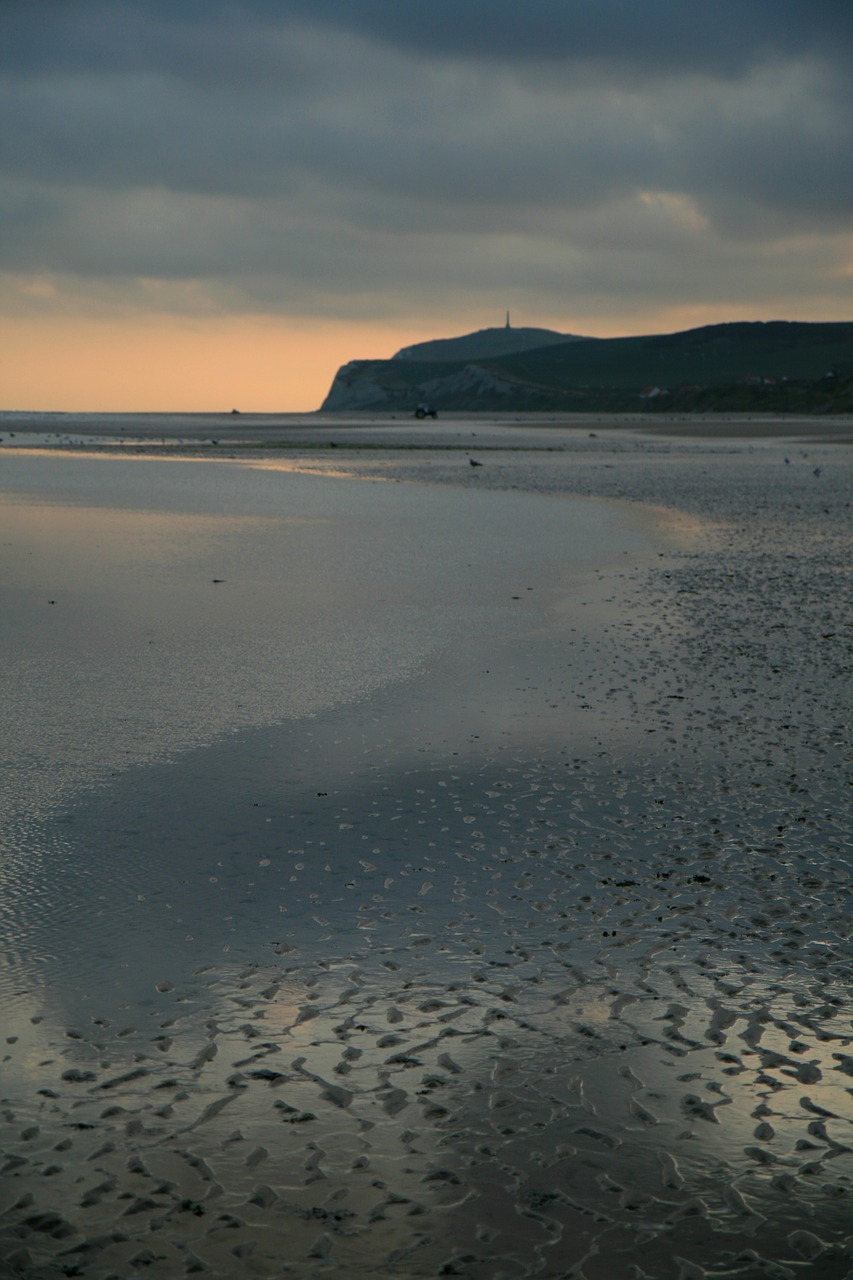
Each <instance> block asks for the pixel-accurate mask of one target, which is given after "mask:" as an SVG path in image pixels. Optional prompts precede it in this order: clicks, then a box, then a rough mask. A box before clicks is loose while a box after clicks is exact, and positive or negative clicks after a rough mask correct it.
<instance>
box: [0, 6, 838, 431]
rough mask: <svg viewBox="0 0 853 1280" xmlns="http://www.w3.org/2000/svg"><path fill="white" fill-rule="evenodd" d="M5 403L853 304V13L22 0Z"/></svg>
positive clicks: (2, 18)
mask: <svg viewBox="0 0 853 1280" xmlns="http://www.w3.org/2000/svg"><path fill="white" fill-rule="evenodd" d="M0 121H2V122H3V123H2V126H1V127H0V409H10V410H27V409H29V410H76V411H86V410H90V411H111V410H115V411H118V410H128V411H130V410H147V411H155V410H162V411H170V410H173V411H181V410H183V411H193V410H197V411H208V410H210V411H216V410H230V409H231V408H234V407H236V408H240V409H241V410H243V411H265V412H279V411H280V412H288V411H289V412H301V411H307V410H312V409H316V408H317V407H318V406H319V404H320V402H321V401H322V399H323V397H324V395H325V393H326V391H327V390H328V387H329V385H330V384H331V381H332V378H333V376H334V374H335V371H336V369H337V367H338V366H339V365H340V364H342V363H344V362H346V361H348V360H350V359H358V358H361V359H367V358H387V357H389V356H391V355H392V354H393V353H394V352H395V351H396V350H398V349H399V348H400V347H403V346H408V345H410V344H412V343H413V342H418V341H423V340H426V339H428V338H436V337H450V336H454V335H456V334H460V333H466V332H469V331H471V330H474V329H482V328H487V327H490V326H492V325H501V324H503V322H504V317H505V313H506V310H507V309H510V311H511V315H512V322H513V324H514V325H516V326H518V327H521V326H523V325H536V326H542V327H547V328H553V329H557V330H559V331H560V332H565V333H572V334H583V335H590V336H599V337H612V336H620V335H628V334H637V333H663V332H673V331H676V330H679V329H685V328H690V327H693V326H696V325H701V324H708V323H715V322H719V321H726V320H770V319H787V320H853V4H851V3H850V0H714V3H713V4H709V3H707V0H701V2H700V0H429V2H427V0H73V2H70V0H2V3H0Z"/></svg>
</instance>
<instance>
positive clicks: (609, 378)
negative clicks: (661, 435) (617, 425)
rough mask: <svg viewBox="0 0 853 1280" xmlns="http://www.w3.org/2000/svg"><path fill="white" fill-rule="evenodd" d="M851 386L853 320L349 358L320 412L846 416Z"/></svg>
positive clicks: (727, 326) (711, 328) (712, 327)
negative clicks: (474, 353)
mask: <svg viewBox="0 0 853 1280" xmlns="http://www.w3.org/2000/svg"><path fill="white" fill-rule="evenodd" d="M851 387H853V323H835V324H808V323H798V322H789V321H773V322H770V323H736V324H720V325H708V326H706V327H704V328H701V329H689V330H686V331H684V332H682V333H672V334H650V335H645V336H642V337H636V338H600V339H596V340H595V341H574V342H572V341H570V342H565V343H559V344H558V345H555V346H548V347H539V348H536V349H534V350H531V351H524V352H515V353H512V354H508V355H499V356H491V357H490V358H487V359H479V360H476V361H470V360H469V361H463V360H453V361H450V360H440V361H439V360H435V361H421V360H400V359H394V360H359V361H353V362H352V363H350V364H348V365H345V366H344V367H343V368H342V369H341V370H340V371H339V373H338V375H337V377H336V379H335V382H334V384H333V387H332V390H331V391H330V393H329V397H328V398H327V401H326V403H325V404H324V406H323V407H324V408H325V409H327V410H333V411H334V410H345V409H359V408H360V409H377V410H378V409H385V410H395V411H406V410H410V411H411V410H412V409H414V407H415V405H416V404H418V403H419V402H429V403H430V404H433V405H435V407H436V408H437V409H439V410H441V411H445V412H452V411H454V410H456V411H460V410H503V411H508V412H521V411H528V412H531V411H532V412H536V411H542V412H553V411H563V412H570V411H572V410H576V411H595V412H615V413H618V412H632V411H636V410H637V409H644V410H650V411H665V410H667V409H670V410H672V411H677V412H709V411H710V412H713V411H719V412H730V411H740V410H745V409H747V410H749V411H759V412H760V411H766V412H799V413H814V412H825V413H826V412H834V413H847V412H851V410H853V403H851V401H852V400H853V395H851ZM650 392H651V393H653V394H651V395H650Z"/></svg>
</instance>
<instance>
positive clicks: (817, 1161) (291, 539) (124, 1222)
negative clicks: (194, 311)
mask: <svg viewBox="0 0 853 1280" xmlns="http://www.w3.org/2000/svg"><path fill="white" fill-rule="evenodd" d="M0 435H2V437H3V440H2V442H0V522H2V523H1V524H0V530H1V531H2V538H0V568H2V580H0V582H1V583H2V593H3V597H4V607H3V611H2V618H3V621H2V623H0V626H2V638H3V651H4V664H3V672H2V677H0V683H2V687H3V691H4V697H3V699H2V702H3V706H4V708H5V709H4V713H3V714H4V720H5V724H4V741H5V742H6V744H7V746H6V758H5V761H4V765H5V767H4V771H3V781H2V793H3V813H4V815H5V816H4V818H3V822H2V828H0V837H2V862H1V863H0V930H1V931H2V935H1V936H2V952H3V957H4V959H3V971H2V975H0V994H2V1002H3V1007H4V1010H5V1013H4V1025H5V1028H6V1031H5V1043H4V1045H3V1050H2V1058H3V1061H2V1077H0V1078H2V1084H0V1098H1V1099H2V1110H3V1141H2V1152H3V1157H4V1162H3V1165H2V1173H3V1177H2V1181H0V1256H2V1257H4V1258H5V1259H6V1262H5V1265H6V1267H7V1269H8V1273H9V1274H11V1275H20V1276H31V1277H35V1278H37V1280H48V1278H50V1280H53V1278H54V1277H59V1276H70V1275H81V1276H87V1277H97V1278H98V1280H106V1278H107V1277H113V1276H122V1277H124V1276H130V1275H147V1276H151V1277H164V1278H166V1277H174V1276H182V1275H192V1274H209V1275H213V1276H216V1275H220V1276H229V1277H231V1276H233V1277H237V1276H259V1277H267V1276H279V1275H281V1276H295V1277H306V1278H313V1277H320V1276H327V1275H333V1274H340V1275H346V1276H364V1277H369V1276H374V1275H377V1274H383V1275H387V1276H389V1277H391V1278H392V1280H409V1278H411V1280H415V1278H416V1277H432V1276H441V1275H457V1276H465V1277H471V1278H472V1280H516V1278H517V1277H527V1276H531V1277H545V1278H546V1280H558V1278H563V1277H570V1276H571V1277H576V1278H577V1280H583V1278H584V1277H585V1278H586V1280H618V1278H619V1277H622V1276H625V1277H635V1278H637V1280H639V1278H641V1277H649V1278H650V1280H651V1278H652V1277H654V1280H701V1278H702V1277H705V1276H707V1277H720V1278H722V1277H726V1278H729V1277H732V1278H734V1277H738V1278H740V1277H744V1278H749V1280H751V1278H753V1277H756V1278H757V1277H778V1278H779V1280H782V1278H787V1277H792V1276H793V1277H796V1276H808V1277H809V1280H811V1278H812V1277H814V1278H816V1280H842V1277H847V1276H849V1275H851V1274H853V1232H851V1220H853V1219H851V1197H853V1023H851V976H853V957H851V948H850V929H851V885H850V872H851V853H852V852H853V840H851V806H850V786H851V778H852V776H853V748H852V747H851V733H850V707H851V705H853V680H851V674H853V621H852V620H851V592H850V547H851V535H852V534H853V528H851V526H853V511H851V502H853V453H851V450H850V448H849V445H850V442H851V439H853V431H851V424H850V423H849V421H842V420H838V421H832V422H829V421H818V420H811V421H803V422H796V423H792V422H783V423H781V424H780V423H777V422H767V421H755V420H737V419H726V420H724V421H717V422H715V421H710V420H704V421H702V422H698V423H696V422H684V421H667V420H664V419H653V420H652V419H645V420H642V421H641V420H630V421H627V420H619V421H615V420H614V421H608V420H606V419H603V418H600V417H598V418H595V419H589V420H587V419H584V420H582V421H581V420H565V421H562V420H555V421H551V422H546V421H542V420H540V419H537V420H534V421H531V422H516V421H509V420H505V419H494V420H485V421H484V420H479V419H475V418H472V417H465V418H461V417H460V418H458V419H455V418H454V419H448V420H446V421H445V420H439V422H438V423H437V424H435V425H434V426H433V425H430V426H428V427H425V426H422V425H421V424H415V423H411V424H410V423H408V422H394V421H388V420H384V421H383V420H367V419H359V420H352V421H346V422H341V421H336V420H330V419H326V420H319V419H316V420H312V419H310V418H308V417H306V418H305V419H304V420H301V419H300V420H295V419H293V420H291V419H288V420H284V419H282V420H280V421H279V420H265V421H263V422H261V421H258V422H253V421H247V422H245V423H244V422H242V421H241V420H240V416H239V415H237V416H236V417H234V418H231V417H230V416H228V415H222V416H220V417H217V416H215V415H211V416H210V417H205V416H202V415H200V416H198V417H195V418H192V420H190V419H189V418H186V419H177V418H169V419H167V418H165V417H161V418H156V417H154V416H151V417H148V418H146V419H145V420H144V421H143V420H142V419H141V418H137V417H134V416H132V415H125V416H122V417H109V416H108V415H107V416H102V415H89V416H87V417H85V418H71V417H66V416H62V418H61V420H60V419H59V418H57V419H53V420H50V421H48V420H47V418H46V417H45V416H43V415H41V416H23V415H21V416H19V417H17V418H16V417H14V416H12V415H5V416H4V419H3V422H2V424H0Z"/></svg>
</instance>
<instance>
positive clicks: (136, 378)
mask: <svg viewBox="0 0 853 1280" xmlns="http://www.w3.org/2000/svg"><path fill="white" fill-rule="evenodd" d="M412 332H413V331H412V330H407V331H406V337H407V339H408V338H409V335H410V334H411V333H412ZM430 336H432V335H431V334H430V333H423V334H422V333H420V332H416V333H415V335H414V337H412V338H411V339H410V340H412V341H419V340H421V338H422V337H430ZM401 345H402V344H401V341H400V331H399V330H396V329H395V328H394V327H393V326H392V325H390V324H389V325H384V326H383V325H370V324H359V325H355V324H345V323H340V322H337V323H336V322H332V321H318V320H307V321H300V320H289V319H282V318H279V317H267V316H245V317H240V316H237V317H234V316H231V317H223V318H221V319H205V320H203V321H185V320H181V319H178V318H176V317H174V316H162V317H160V316H152V317H150V318H132V319H129V320H127V319H125V320H122V321H120V322H117V321H115V320H108V319H92V318H87V317H77V316H67V315H63V316H52V317H47V318H44V317H39V318H35V317H27V318H24V319H14V320H11V319H9V320H2V321H0V385H2V405H0V407H2V408H4V409H13V410H33V411H47V412H62V411H67V412H79V413H86V412H90V413H99V412H120V411H125V412H164V413H167V412H173V413H184V412H186V413H191V412H199V413H204V412H214V413H215V412H228V411H229V410H231V409H232V408H237V409H240V410H241V411H243V412H246V413H251V412H255V413H276V412H282V413H301V412H308V411H311V410H314V409H317V408H318V407H319V406H320V404H321V403H322V400H323V397H324V396H325V394H326V392H327V391H328V389H329V386H330V385H331V382H332V378H333V377H334V375H335V372H336V370H337V368H338V366H339V365H341V364H343V363H345V362H346V361H347V360H350V359H353V358H358V357H364V358H368V357H377V358H381V357H384V356H390V355H392V354H393V353H394V351H396V350H397V349H398V348H399V347H400V346H401Z"/></svg>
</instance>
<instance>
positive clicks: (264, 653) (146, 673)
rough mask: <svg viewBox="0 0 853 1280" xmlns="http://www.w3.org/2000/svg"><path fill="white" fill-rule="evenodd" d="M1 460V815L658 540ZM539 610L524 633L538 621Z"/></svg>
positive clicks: (412, 650)
mask: <svg viewBox="0 0 853 1280" xmlns="http://www.w3.org/2000/svg"><path fill="white" fill-rule="evenodd" d="M5 462H6V467H5V469H4V490H5V492H6V495H7V498H8V501H7V502H6V503H5V504H4V505H3V506H2V508H0V520H2V532H3V536H2V547H0V556H2V578H0V581H2V591H3V594H4V602H5V607H4V608H3V611H2V619H3V621H2V627H3V633H2V638H3V642H4V653H5V658H6V660H5V663H4V668H3V673H2V680H3V705H4V706H5V708H6V709H7V714H8V715H9V717H10V730H11V731H10V732H9V733H6V734H5V735H4V736H5V739H6V740H7V741H14V743H15V747H16V760H17V761H18V762H19V763H20V762H21V761H22V760H28V761H29V762H30V772H29V775H25V776H24V778H23V779H21V781H20V782H19V781H18V780H17V779H16V781H15V783H14V788H13V789H12V795H11V796H10V797H8V801H9V803H7V805H6V810H7V812H8V809H9V804H10V803H11V801H12V799H13V798H15V797H17V798H18V799H20V797H21V795H22V793H24V792H27V791H29V793H30V796H31V798H35V793H36V792H37V791H38V792H39V793H40V797H39V798H40V802H42V803H44V802H47V801H48V800H49V798H50V796H51V795H55V794H57V793H58V792H61V791H62V790H63V789H64V788H65V787H72V788H73V787H74V786H75V785H78V784H80V783H91V782H93V781H95V780H97V779H98V778H99V777H103V776H104V775H105V774H107V773H109V772H110V771H112V770H114V769H115V768H117V767H123V766H125V765H126V764H128V763H132V762H134V761H139V760H145V759H150V758H156V757H157V756H158V755H162V754H163V753H167V752H169V751H172V750H175V749H180V748H183V747H185V746H188V745H191V744H193V743H198V742H205V741H210V740H211V739H212V738H213V737H215V736H216V735H217V734H220V733H222V732H227V731H230V730H233V729H236V728H241V727H246V726H249V725H252V724H259V723H274V722H276V721H278V720H280V719H282V718H283V717H287V716H294V715H296V716H302V715H306V714H311V713H313V712H314V711H316V710H318V709H320V708H323V707H329V706H334V705H337V704H339V703H341V702H346V701H350V700H352V699H353V698H356V699H357V698H360V697H364V696H366V695H367V694H368V693H369V692H370V690H372V689H374V688H376V687H377V686H379V685H382V684H385V683H387V682H388V681H389V680H396V679H400V678H406V677H407V676H409V675H411V674H412V673H413V672H415V671H417V670H418V669H419V668H421V667H422V666H423V664H424V662H425V661H426V660H427V658H428V657H429V655H431V654H436V653H437V652H440V651H442V650H445V649H447V648H448V647H449V646H451V645H459V644H471V643H477V644H483V646H484V649H485V650H488V647H489V640H490V637H494V638H495V639H497V640H498V641H500V640H501V639H502V638H503V636H504V633H505V632H508V631H511V630H512V629H513V628H514V627H515V625H516V623H517V621H518V615H519V613H520V610H519V609H518V608H517V604H518V602H517V601H514V600H513V599H512V597H513V596H514V595H517V594H518V593H520V592H522V591H525V590H526V589H527V588H529V587H530V586H531V585H533V586H536V587H537V588H538V589H540V590H544V591H550V592H552V593H553V592H554V591H555V590H559V591H563V592H564V591H566V590H569V591H570V590H571V582H572V577H573V575H576V574H577V573H578V571H579V569H580V567H581V566H582V565H583V563H584V562H587V563H589V562H590V561H591V560H593V559H594V558H595V557H599V556H601V555H607V554H611V553H612V554H615V553H616V552H617V551H618V550H619V549H620V547H621V546H625V545H627V546H629V547H632V548H636V549H638V550H640V549H641V548H642V547H643V546H645V547H648V545H649V542H648V538H647V537H641V540H640V541H638V535H637V534H636V533H631V532H630V531H626V530H625V529H623V528H620V527H619V521H618V519H617V518H615V517H613V516H612V515H611V514H609V512H608V510H607V508H605V507H595V506H591V505H590V504H588V503H587V504H580V505H579V506H578V507H577V508H576V507H574V506H573V505H572V504H569V503H561V504H557V503H549V502H546V503H539V504H536V503H533V504H529V503H525V502H524V500H523V498H521V497H516V496H514V495H483V496H481V495H476V494H470V495H466V496H465V498H464V499H460V498H459V496H458V495H449V494H448V493H447V492H446V491H444V490H440V489H439V490H424V489H419V488H411V487H409V488H406V489H400V488H399V487H397V486H388V485H376V484H374V485H368V486H367V488H365V486H364V485H363V484H361V485H360V484H353V485H347V484H346V483H341V482H336V481H332V480H328V479H320V478H316V477H305V476H293V475H282V474H281V473H269V474H267V473H258V472H254V471H252V470H250V469H249V468H243V467H240V466H238V465H233V466H227V465H224V466H223V465H217V464H215V463H213V464H207V463H188V462H186V461H171V462H163V461H154V460H150V459H146V460H132V461H131V460H125V459H119V460H116V459H94V458H59V459H57V458H47V457H29V456H26V455H25V456H22V457H15V456H9V457H7V458H6V459H5ZM522 579H523V581H522ZM527 595H528V596H529V595H530V592H529V591H528V592H527ZM542 599H543V602H544V595H543V597H542ZM50 602H53V603H50ZM537 605H538V601H533V600H531V599H525V601H524V615H523V621H522V626H530V625H531V624H532V625H533V626H534V627H535V626H537V625H541V618H540V617H539V616H538V612H537V610H536V606H537ZM514 608H515V615H514V614H513V609H514ZM4 777H5V779H6V782H7V783H8V781H9V774H8V771H6V772H5V773H4Z"/></svg>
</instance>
